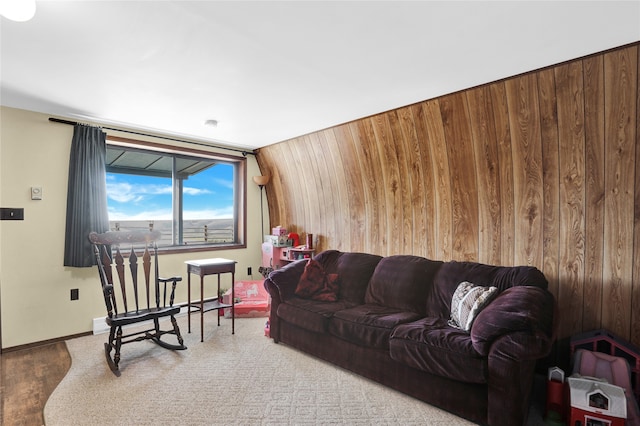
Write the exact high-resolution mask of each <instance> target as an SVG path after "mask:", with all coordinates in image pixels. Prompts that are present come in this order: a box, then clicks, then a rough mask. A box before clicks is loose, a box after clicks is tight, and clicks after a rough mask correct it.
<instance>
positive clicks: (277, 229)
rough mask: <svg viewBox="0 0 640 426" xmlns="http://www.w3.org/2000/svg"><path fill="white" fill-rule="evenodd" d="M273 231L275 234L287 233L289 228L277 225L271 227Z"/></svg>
mask: <svg viewBox="0 0 640 426" xmlns="http://www.w3.org/2000/svg"><path fill="white" fill-rule="evenodd" d="M271 233H272V234H273V235H278V236H279V235H287V230H286V228H283V227H282V226H276V227H275V228H271Z"/></svg>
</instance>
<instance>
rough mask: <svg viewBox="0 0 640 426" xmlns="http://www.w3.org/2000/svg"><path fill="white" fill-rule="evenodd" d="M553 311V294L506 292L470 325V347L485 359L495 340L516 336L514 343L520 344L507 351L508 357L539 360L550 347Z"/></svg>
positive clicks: (520, 288) (534, 290) (518, 289)
mask: <svg viewBox="0 0 640 426" xmlns="http://www.w3.org/2000/svg"><path fill="white" fill-rule="evenodd" d="M554 310H555V300H554V297H553V294H551V293H550V292H549V291H547V290H545V289H543V288H540V287H534V286H516V287H511V288H508V289H507V290H505V291H503V292H502V293H500V294H499V295H498V297H497V298H496V299H495V300H494V301H492V302H491V303H489V305H488V306H487V307H486V308H484V309H483V310H482V312H480V314H478V316H477V317H476V319H475V321H474V322H473V326H472V327H471V342H472V344H473V347H474V349H475V350H476V351H477V352H478V353H479V354H481V355H483V356H485V355H488V354H489V352H490V351H491V350H492V349H491V347H492V345H493V344H494V343H495V342H496V341H497V340H498V339H500V338H502V337H506V336H507V335H514V333H515V335H517V336H518V337H517V338H516V340H517V341H518V342H521V343H522V344H520V345H518V344H515V345H513V346H511V347H510V349H509V351H511V352H512V353H511V356H513V357H518V358H519V359H537V358H542V357H544V356H546V355H547V354H548V352H549V350H550V349H551V344H552V343H553V337H554V316H555V315H554V313H555V312H554ZM512 337H513V336H512ZM507 340H509V339H507ZM505 347H509V346H505Z"/></svg>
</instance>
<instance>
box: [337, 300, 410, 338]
mask: <svg viewBox="0 0 640 426" xmlns="http://www.w3.org/2000/svg"><path fill="white" fill-rule="evenodd" d="M418 318H420V315H418V314H416V313H415V312H410V311H399V310H397V309H394V308H389V307H386V306H380V305H367V304H365V305H358V306H354V307H353V308H350V309H343V310H340V311H336V312H335V314H334V315H333V317H332V318H331V320H330V321H329V332H330V333H331V334H333V335H334V336H336V337H339V338H340V339H343V340H347V341H349V342H351V343H355V344H356V345H360V346H366V347H373V348H379V349H387V348H389V336H391V331H392V330H393V329H394V327H396V326H397V325H398V324H403V323H407V322H411V321H415V320H417V319H418Z"/></svg>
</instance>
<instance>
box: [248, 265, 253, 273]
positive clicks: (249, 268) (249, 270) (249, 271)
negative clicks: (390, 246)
mask: <svg viewBox="0 0 640 426" xmlns="http://www.w3.org/2000/svg"><path fill="white" fill-rule="evenodd" d="M247 275H253V273H252V271H251V266H249V267H248V268H247Z"/></svg>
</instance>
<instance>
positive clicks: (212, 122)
mask: <svg viewBox="0 0 640 426" xmlns="http://www.w3.org/2000/svg"><path fill="white" fill-rule="evenodd" d="M204 125H205V126H208V127H218V120H207V121H205V122H204Z"/></svg>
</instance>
